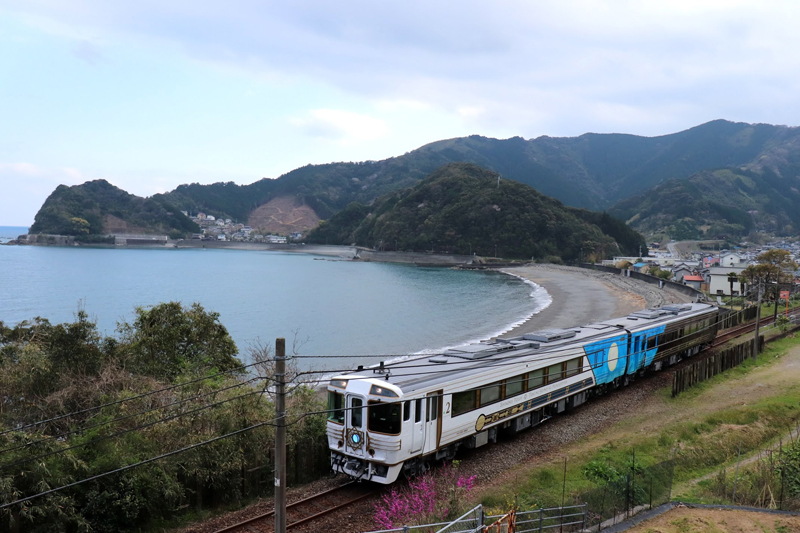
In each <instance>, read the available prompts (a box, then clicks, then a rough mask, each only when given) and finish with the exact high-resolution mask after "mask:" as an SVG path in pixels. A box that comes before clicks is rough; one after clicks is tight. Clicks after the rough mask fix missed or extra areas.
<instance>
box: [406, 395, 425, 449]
mask: <svg viewBox="0 0 800 533" xmlns="http://www.w3.org/2000/svg"><path fill="white" fill-rule="evenodd" d="M413 405H414V421H413V423H412V426H411V448H410V451H411V453H417V452H420V451H422V445H423V444H424V443H425V413H424V412H423V406H424V405H425V401H424V400H422V399H419V400H414V402H413Z"/></svg>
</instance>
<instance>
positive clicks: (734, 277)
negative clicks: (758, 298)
mask: <svg viewBox="0 0 800 533" xmlns="http://www.w3.org/2000/svg"><path fill="white" fill-rule="evenodd" d="M738 280H739V274H737V273H736V272H728V283H730V286H731V305H733V284H734V283H735V282H736V281H738Z"/></svg>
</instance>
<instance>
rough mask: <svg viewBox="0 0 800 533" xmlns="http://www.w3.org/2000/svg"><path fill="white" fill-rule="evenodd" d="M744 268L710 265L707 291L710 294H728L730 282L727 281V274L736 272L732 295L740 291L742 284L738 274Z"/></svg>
mask: <svg viewBox="0 0 800 533" xmlns="http://www.w3.org/2000/svg"><path fill="white" fill-rule="evenodd" d="M744 269H745V267H743V266H728V267H712V268H710V269H709V273H708V274H709V279H708V292H709V293H710V294H712V295H715V294H718V295H730V294H731V283H730V281H728V274H730V273H733V274H736V276H737V280H736V281H734V282H733V295H734V296H736V295H739V294H741V293H742V286H741V283H739V280H738V276H739V274H741V273H742V271H743V270H744Z"/></svg>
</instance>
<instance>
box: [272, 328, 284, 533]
mask: <svg viewBox="0 0 800 533" xmlns="http://www.w3.org/2000/svg"><path fill="white" fill-rule="evenodd" d="M285 379H286V339H284V338H279V339H275V418H276V419H277V420H276V424H275V426H276V427H275V533H286V383H285Z"/></svg>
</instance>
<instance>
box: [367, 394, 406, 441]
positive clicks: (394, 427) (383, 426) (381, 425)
mask: <svg viewBox="0 0 800 533" xmlns="http://www.w3.org/2000/svg"><path fill="white" fill-rule="evenodd" d="M367 413H368V414H367V427H368V428H369V430H370V431H375V432H377V433H386V434H388V435H399V434H400V403H398V402H390V403H383V402H379V401H375V400H370V402H369V407H367Z"/></svg>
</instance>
